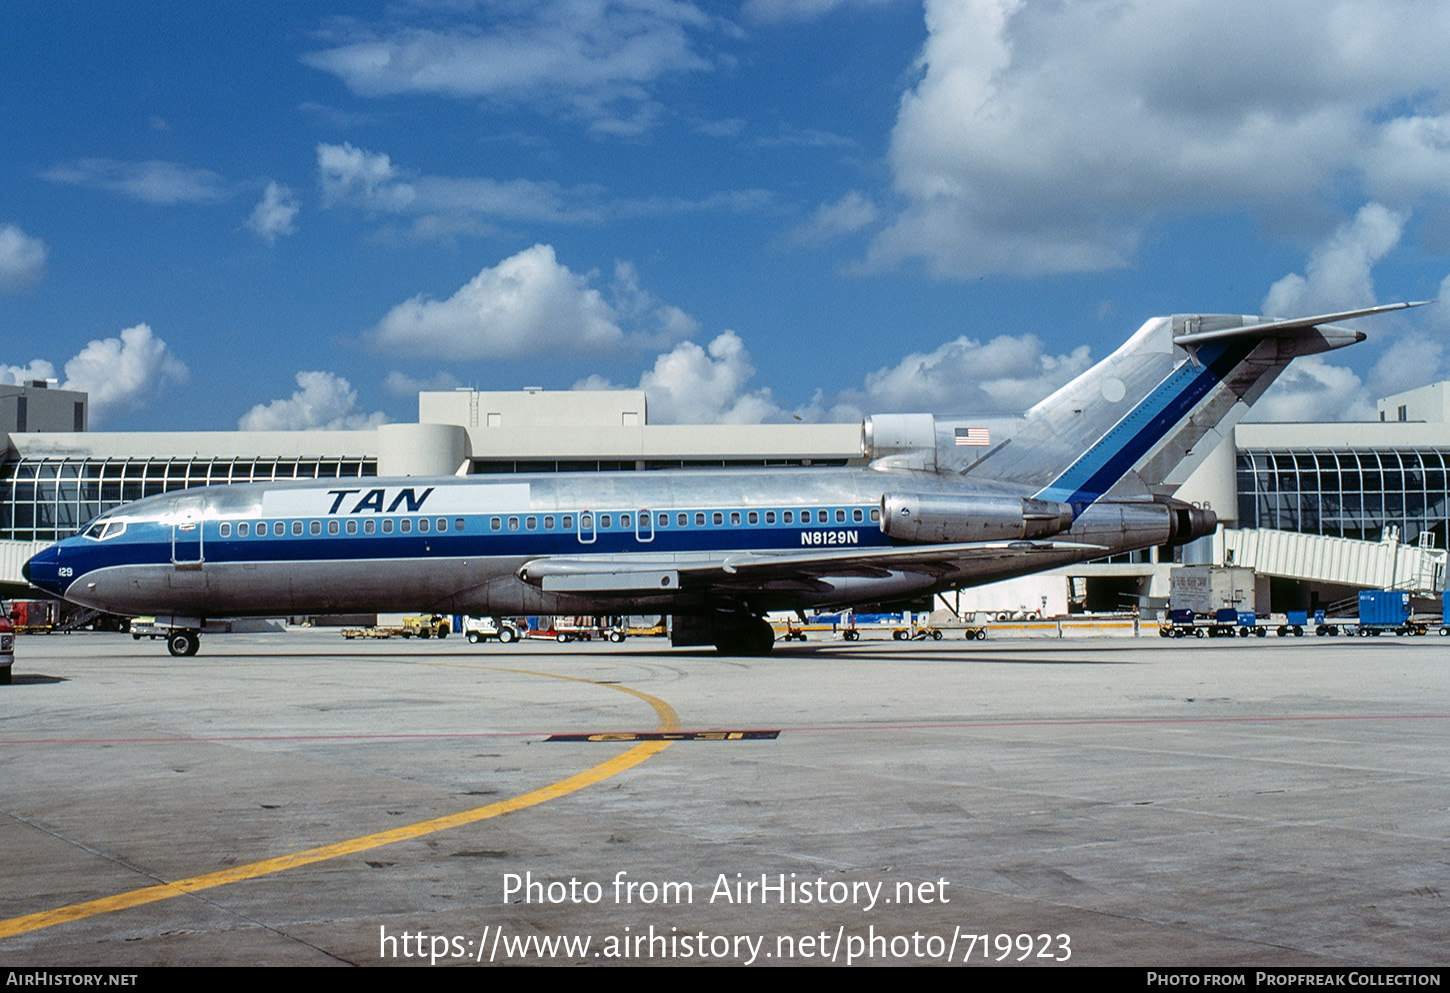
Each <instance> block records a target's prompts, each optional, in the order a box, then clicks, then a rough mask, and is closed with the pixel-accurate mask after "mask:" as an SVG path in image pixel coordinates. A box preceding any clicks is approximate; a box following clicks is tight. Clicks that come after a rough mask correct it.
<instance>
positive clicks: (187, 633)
mask: <svg viewBox="0 0 1450 993" xmlns="http://www.w3.org/2000/svg"><path fill="white" fill-rule="evenodd" d="M200 647H201V632H199V631H192V630H191V629H189V628H175V629H173V630H172V632H171V633H170V634H168V635H167V636H166V650H167V651H168V652H170V653H171V654H172V655H175V656H178V657H183V658H184V657H187V656H191V655H195V654H196V650H197V649H198V648H200Z"/></svg>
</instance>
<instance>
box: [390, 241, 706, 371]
mask: <svg viewBox="0 0 1450 993" xmlns="http://www.w3.org/2000/svg"><path fill="white" fill-rule="evenodd" d="M593 281H594V274H593V273H584V274H580V273H575V272H571V271H570V270H569V267H568V266H565V265H563V264H562V263H560V262H559V261H558V259H557V258H556V257H555V255H554V249H553V248H552V247H551V246H549V245H535V246H534V247H533V248H529V249H525V250H524V251H522V252H519V253H518V254H517V255H514V256H511V257H510V258H507V259H504V260H503V261H502V262H500V263H499V264H498V265H496V266H493V267H491V268H487V269H484V270H483V271H482V272H480V273H479V274H478V275H477V276H475V277H473V279H471V280H469V281H468V282H467V283H466V284H464V285H463V286H462V287H461V288H459V290H458V291H457V292H456V293H454V294H453V295H452V296H451V297H449V298H448V299H447V300H430V299H427V298H424V297H422V296H417V297H414V298H413V299H411V300H407V301H405V302H403V303H400V304H398V305H397V306H396V307H394V308H393V309H392V310H390V311H388V313H387V314H386V315H384V316H383V319H382V320H381V321H379V322H378V324H377V326H376V327H374V328H373V329H372V330H371V331H369V332H368V333H367V335H366V336H365V337H366V339H367V340H368V341H369V342H370V343H371V344H372V345H373V346H375V347H377V348H379V349H386V350H388V351H393V352H404V353H407V354H411V355H436V356H447V357H450V358H454V359H478V358H484V357H492V358H513V357H518V356H523V355H528V354H536V353H538V352H541V351H549V350H555V351H558V352H561V353H566V354H577V353H581V352H583V353H593V354H600V353H605V352H611V351H617V350H619V349H622V348H625V347H629V346H637V345H640V344H648V343H656V342H659V341H661V340H665V339H674V338H677V337H679V336H680V335H681V334H687V333H690V332H692V331H693V330H694V328H695V322H694V321H693V320H691V319H690V318H689V316H688V315H686V314H685V313H684V312H683V311H681V310H679V308H677V307H671V306H668V305H665V304H661V303H660V302H659V301H657V300H655V299H654V298H653V297H652V296H650V295H649V294H647V293H645V292H644V291H642V290H640V289H639V286H638V279H637V276H636V274H635V272H634V269H633V267H631V266H629V265H627V264H624V265H620V266H619V267H617V270H616V274H615V281H614V284H613V286H612V287H611V291H612V295H613V298H614V302H612V303H611V302H610V300H608V299H606V298H605V294H604V293H603V292H601V291H600V290H599V289H597V288H596V287H595V286H594V285H593ZM626 326H627V327H629V328H630V330H629V331H628V332H627V331H626V330H625V328H626Z"/></svg>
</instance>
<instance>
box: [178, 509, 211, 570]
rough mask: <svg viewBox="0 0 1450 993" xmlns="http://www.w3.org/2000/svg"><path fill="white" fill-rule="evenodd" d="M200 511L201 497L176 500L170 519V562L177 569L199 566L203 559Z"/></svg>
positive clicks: (203, 549)
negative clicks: (173, 512)
mask: <svg viewBox="0 0 1450 993" xmlns="http://www.w3.org/2000/svg"><path fill="white" fill-rule="evenodd" d="M201 512H202V502H201V497H189V498H182V499H181V500H178V501H177V505H176V511H175V515H174V516H173V517H172V520H171V564H172V565H174V566H176V567H177V568H178V569H196V568H200V566H201V563H202V561H203V560H204V559H205V548H204V547H203V539H202V513H201Z"/></svg>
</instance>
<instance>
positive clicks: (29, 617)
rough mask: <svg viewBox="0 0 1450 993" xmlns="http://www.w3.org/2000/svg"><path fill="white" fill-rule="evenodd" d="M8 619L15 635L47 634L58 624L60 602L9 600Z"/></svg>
mask: <svg viewBox="0 0 1450 993" xmlns="http://www.w3.org/2000/svg"><path fill="white" fill-rule="evenodd" d="M9 618H10V621H11V624H12V626H13V628H14V630H15V632H16V633H17V634H49V633H50V632H51V631H53V630H55V628H56V626H57V625H58V624H59V623H60V602H59V601H58V600H11V601H10V611H9Z"/></svg>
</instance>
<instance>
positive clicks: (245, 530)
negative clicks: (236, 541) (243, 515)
mask: <svg viewBox="0 0 1450 993" xmlns="http://www.w3.org/2000/svg"><path fill="white" fill-rule="evenodd" d="M251 533H252V526H251V525H250V524H248V523H247V522H246V521H243V522H242V523H240V524H238V525H237V537H238V538H245V537H246V536H247V535H249V534H251Z"/></svg>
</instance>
